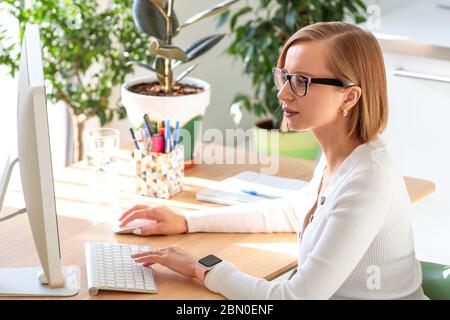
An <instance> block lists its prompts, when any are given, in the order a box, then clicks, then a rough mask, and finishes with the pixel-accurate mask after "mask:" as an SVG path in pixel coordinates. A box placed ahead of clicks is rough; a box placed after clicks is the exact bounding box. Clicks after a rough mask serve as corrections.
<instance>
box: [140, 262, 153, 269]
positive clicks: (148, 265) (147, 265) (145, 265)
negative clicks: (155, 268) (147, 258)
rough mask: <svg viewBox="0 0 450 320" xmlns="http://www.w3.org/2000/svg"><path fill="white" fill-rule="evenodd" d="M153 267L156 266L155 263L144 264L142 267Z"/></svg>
mask: <svg viewBox="0 0 450 320" xmlns="http://www.w3.org/2000/svg"><path fill="white" fill-rule="evenodd" d="M152 265H154V263H144V264H143V265H142V266H143V267H147V268H148V267H151V266H152Z"/></svg>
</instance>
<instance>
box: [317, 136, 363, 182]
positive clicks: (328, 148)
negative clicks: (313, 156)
mask: <svg viewBox="0 0 450 320" xmlns="http://www.w3.org/2000/svg"><path fill="white" fill-rule="evenodd" d="M312 132H313V133H314V135H315V137H316V139H317V141H318V142H319V144H320V146H321V147H322V150H323V152H324V154H325V159H326V161H327V171H328V175H333V174H334V173H335V172H336V170H337V169H338V168H339V166H340V165H341V163H342V162H343V161H344V160H345V159H346V158H347V157H348V156H349V155H350V153H352V151H353V150H354V149H355V148H356V147H357V146H359V145H361V142H360V141H358V139H356V138H355V137H349V136H348V135H347V133H346V132H345V131H344V130H342V131H341V132H336V131H333V130H329V129H328V130H326V129H313V130H312Z"/></svg>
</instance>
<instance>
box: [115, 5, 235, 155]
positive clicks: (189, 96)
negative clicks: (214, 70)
mask: <svg viewBox="0 0 450 320" xmlns="http://www.w3.org/2000/svg"><path fill="white" fill-rule="evenodd" d="M237 1H238V0H228V1H223V2H220V3H219V4H217V5H215V6H214V7H212V8H210V9H208V10H204V11H202V12H200V13H198V14H196V15H194V16H192V17H191V18H189V19H187V20H186V21H185V22H184V23H182V24H179V22H178V19H177V16H176V14H175V11H174V1H173V0H134V1H133V17H134V21H135V24H136V26H137V28H138V29H139V30H140V31H142V32H143V33H145V34H146V35H147V36H148V37H149V40H148V48H149V52H150V54H151V55H152V57H153V58H154V63H153V65H149V64H145V63H142V62H141V61H137V64H138V65H140V66H141V67H144V68H146V69H147V70H149V71H150V74H149V75H148V76H146V77H143V78H137V79H131V80H129V81H127V82H125V83H124V84H123V85H122V90H121V94H122V103H123V105H124V106H125V108H126V110H127V114H128V118H129V119H130V121H131V123H132V124H133V125H134V126H135V127H139V126H141V125H142V123H143V115H144V114H145V113H147V114H148V115H149V116H150V118H151V119H154V120H157V121H162V120H165V119H174V120H175V119H176V120H179V121H180V123H181V126H182V127H184V128H188V129H189V131H190V133H191V141H187V140H185V141H183V144H184V145H185V151H186V152H185V159H186V160H190V159H191V157H192V150H193V145H194V140H195V136H194V134H193V125H192V122H193V121H194V120H201V119H202V118H203V115H204V113H205V110H206V108H207V107H208V105H209V102H210V91H211V88H210V85H209V84H208V83H207V82H205V81H203V80H200V79H195V78H191V77H187V75H188V74H189V73H190V72H192V71H193V70H194V69H195V67H196V66H197V64H193V65H191V66H190V67H189V68H186V69H185V70H183V71H181V72H178V75H177V76H174V73H175V70H176V69H178V68H180V66H182V65H183V64H186V63H188V62H191V61H193V60H195V59H196V58H198V57H199V56H201V55H202V54H204V53H205V52H207V51H209V50H210V49H211V48H213V47H214V46H215V45H216V44H217V43H218V42H219V41H220V40H221V39H222V38H223V36H224V34H214V35H209V36H206V37H203V38H201V39H199V40H198V41H196V42H194V43H193V44H192V45H190V46H188V47H187V48H185V49H181V48H179V47H177V46H175V45H173V43H172V40H173V38H175V37H176V36H177V35H178V34H179V33H180V31H182V30H183V29H184V28H186V27H188V26H190V25H192V24H194V23H196V22H198V21H200V20H202V19H205V18H208V17H210V16H213V15H216V14H219V13H221V12H223V11H225V10H227V9H228V8H229V7H230V6H231V5H232V4H234V3H235V2H237Z"/></svg>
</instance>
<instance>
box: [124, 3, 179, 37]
mask: <svg viewBox="0 0 450 320" xmlns="http://www.w3.org/2000/svg"><path fill="white" fill-rule="evenodd" d="M166 7H167V0H134V1H133V7H132V9H133V18H134V22H135V24H136V26H137V27H138V29H139V30H141V31H142V32H144V33H146V34H147V35H148V36H150V37H155V38H158V39H160V40H162V41H167V40H168V38H167V21H168V20H167V19H168V17H167V10H166V9H162V8H166ZM172 18H173V20H172V30H173V34H172V36H174V35H175V33H176V32H177V31H176V30H177V29H178V19H177V16H176V15H175V13H172Z"/></svg>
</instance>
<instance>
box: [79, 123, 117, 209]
mask: <svg viewBox="0 0 450 320" xmlns="http://www.w3.org/2000/svg"><path fill="white" fill-rule="evenodd" d="M86 151H87V152H86V156H87V163H88V167H89V170H90V172H91V174H90V177H91V179H90V182H91V183H90V184H91V188H92V189H93V190H92V191H93V193H92V196H93V200H94V202H96V203H101V204H112V203H113V202H114V201H115V200H116V196H117V189H116V185H117V184H116V181H115V180H116V178H117V174H116V169H117V168H116V167H117V158H118V154H119V131H118V130H116V129H112V128H95V129H90V130H89V131H88V132H87V146H86Z"/></svg>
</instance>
